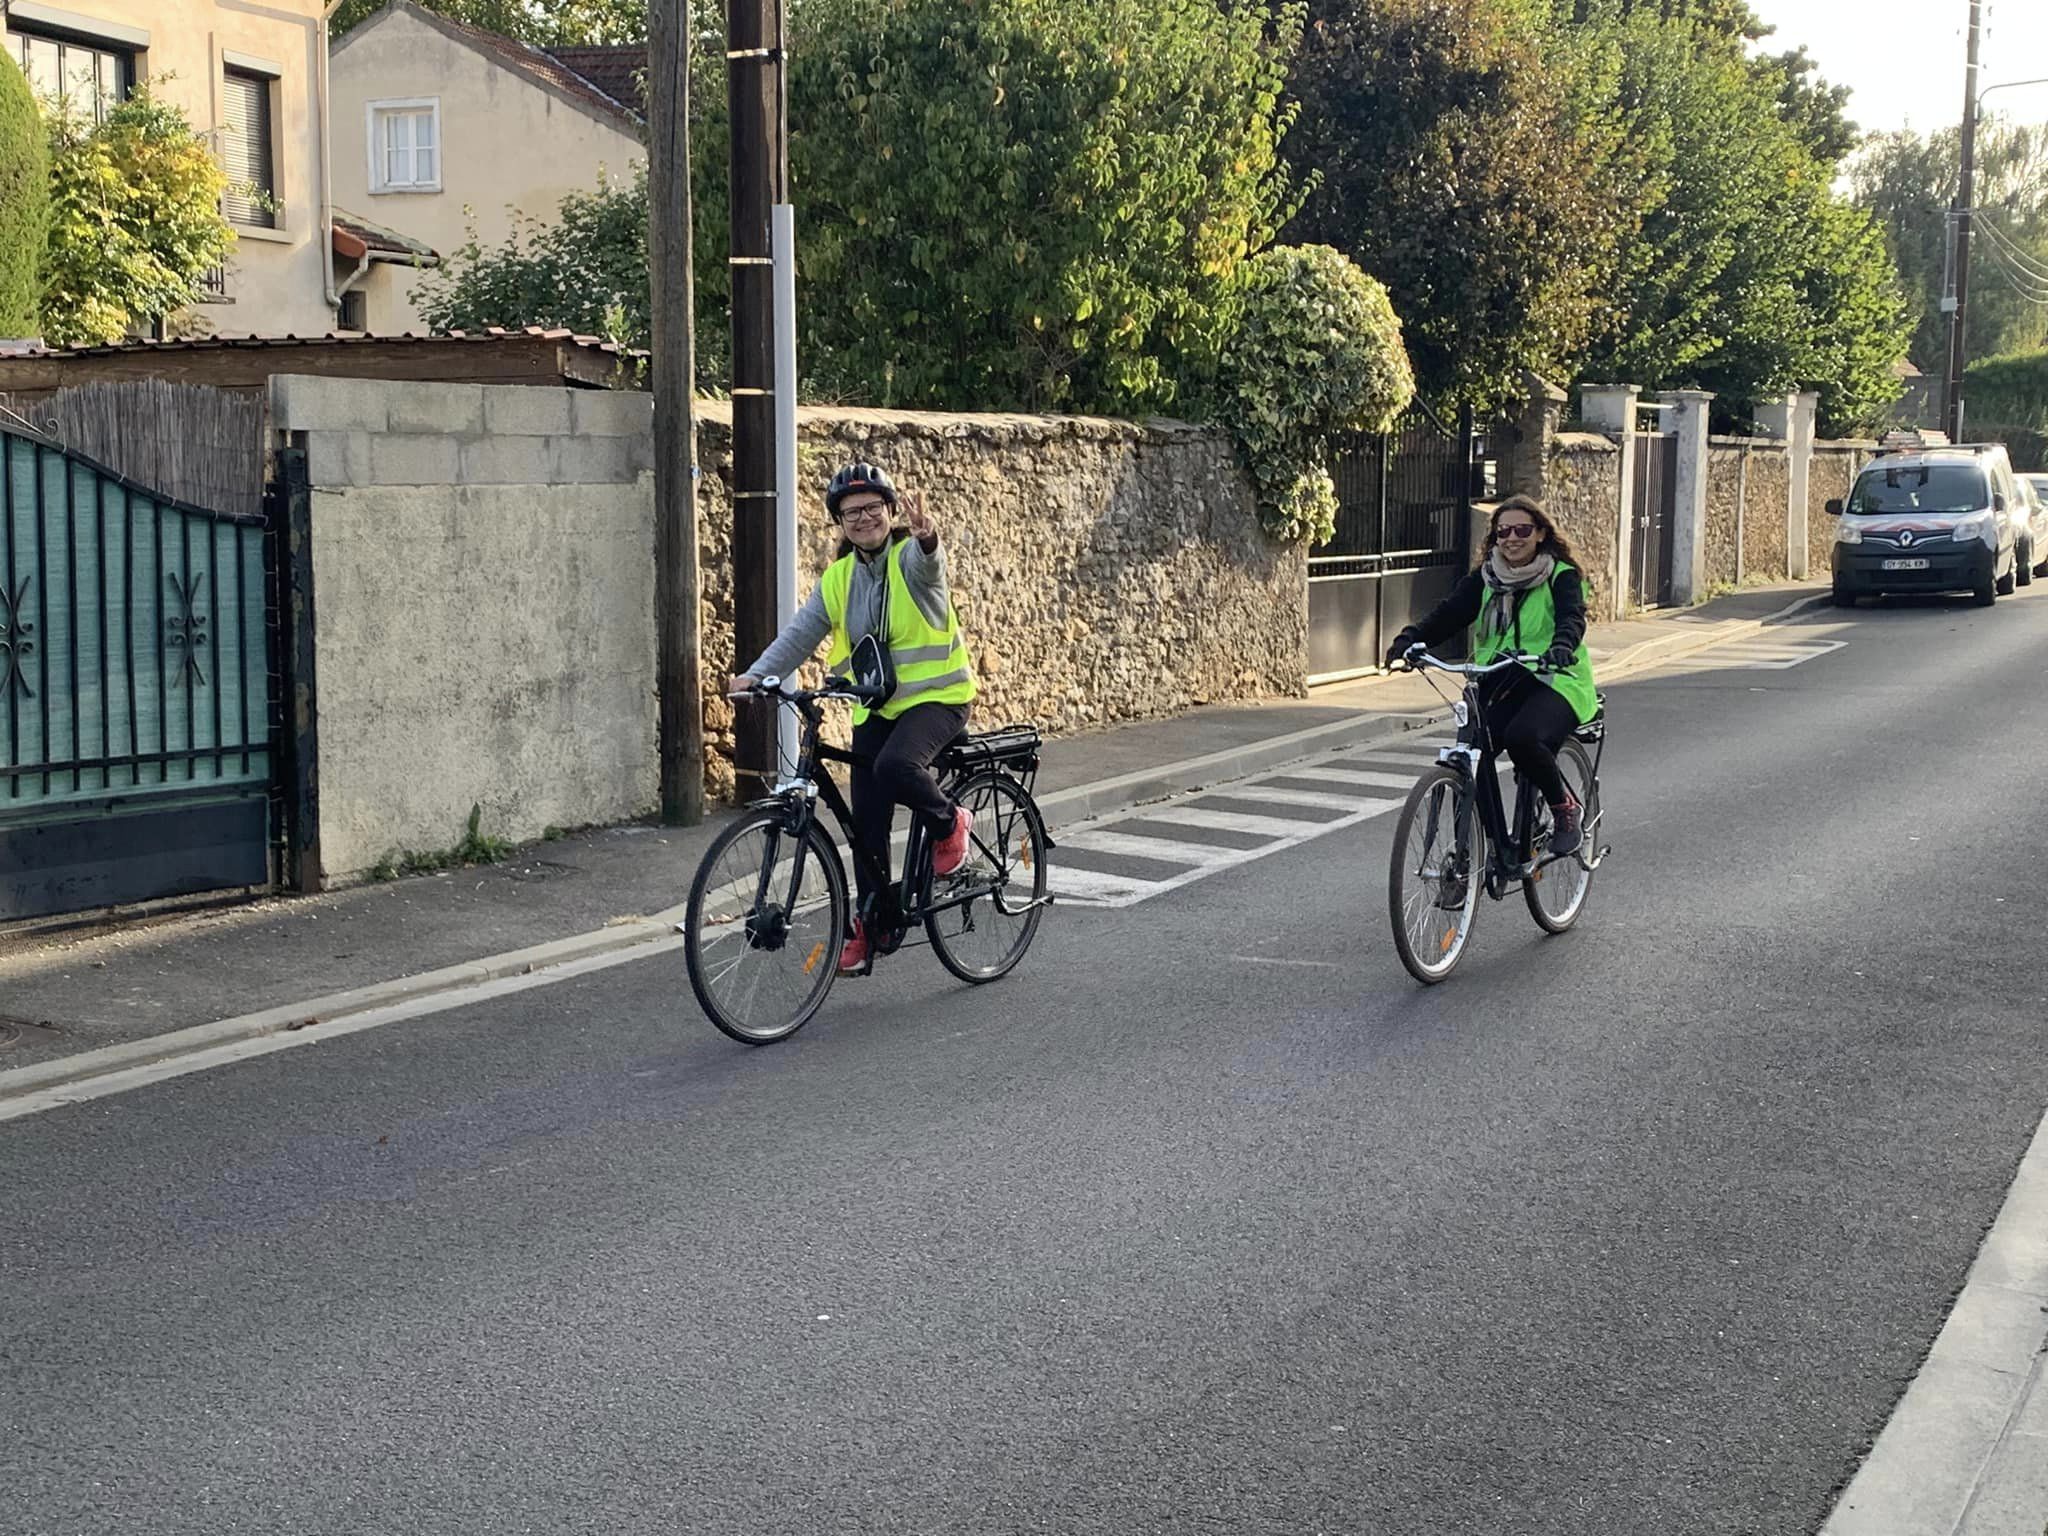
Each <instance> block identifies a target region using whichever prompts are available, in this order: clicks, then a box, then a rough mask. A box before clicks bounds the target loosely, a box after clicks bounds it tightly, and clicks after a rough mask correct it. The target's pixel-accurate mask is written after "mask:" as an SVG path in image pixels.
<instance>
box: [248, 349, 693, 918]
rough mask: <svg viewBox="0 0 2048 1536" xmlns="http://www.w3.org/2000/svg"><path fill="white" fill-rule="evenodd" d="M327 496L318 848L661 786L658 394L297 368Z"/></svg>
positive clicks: (601, 808)
mask: <svg viewBox="0 0 2048 1536" xmlns="http://www.w3.org/2000/svg"><path fill="white" fill-rule="evenodd" d="M271 420H272V424H273V426H274V428H275V429H276V430H277V431H278V432H280V433H281V434H283V435H284V437H285V438H286V439H287V440H290V441H296V442H299V443H301V444H303V446H304V447H305V448H306V450H307V460H308V468H309V472H310V476H311V479H312V482H313V498H312V526H311V536H312V556H313V579H314V599H313V604H314V651H315V664H314V666H315V671H314V676H315V682H314V686H315V689H316V708H317V710H318V718H319V753H320V762H319V822H320V846H321V862H322V865H323V867H324V872H325V875H326V876H327V878H329V879H346V878H349V877H351V876H354V875H359V874H361V873H362V872H364V871H366V870H368V869H369V868H371V867H372V866H374V865H375V864H376V863H377V862H378V861H379V860H380V859H381V858H383V857H385V856H386V855H389V854H393V853H397V852H401V851H404V850H421V851H424V850H432V849H442V848H447V847H450V846H452V845H454V844H455V843H457V842H459V841H460V840H461V838H462V835H463V831H464V829H465V825H466V823H467V820H468V817H469V812H470V807H471V806H472V805H475V806H478V807H480V808H481V811H482V816H481V829H482V831H483V832H484V833H486V834H487V835H491V836H496V837H502V838H507V839H511V840H515V841H520V840H527V839H532V838H536V837H538V836H540V835H541V834H542V832H544V831H545V830H546V829H547V828H548V827H550V826H578V825H584V824H587V823H593V822H607V821H617V820H623V819H627V818H630V817H633V816H636V815H639V814H641V813H643V812H645V811H647V810H649V809H651V808H652V807H653V806H654V804H655V802H656V798H657V795H658V784H657V779H656V757H655V729H656V718H655V657H654V571H653V561H652V558H651V554H652V550H653V538H654V494H653V481H652V476H651V472H650V470H649V465H650V463H651V449H652V421H653V417H652V408H651V404H650V402H649V399H648V397H647V396H645V395H609V394H599V393H595V392H589V391H579V390H569V389H554V388H533V387H528V386H482V385H459V384H458V385H448V384H411V383H386V382H381V381H372V380H357V379H326V378H308V377H286V378H279V379H276V380H274V381H273V384H272V390H271Z"/></svg>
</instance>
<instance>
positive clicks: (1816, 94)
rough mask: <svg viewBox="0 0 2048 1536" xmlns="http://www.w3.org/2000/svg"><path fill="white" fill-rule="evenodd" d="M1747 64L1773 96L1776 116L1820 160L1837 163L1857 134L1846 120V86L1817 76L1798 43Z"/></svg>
mask: <svg viewBox="0 0 2048 1536" xmlns="http://www.w3.org/2000/svg"><path fill="white" fill-rule="evenodd" d="M1750 68H1751V70H1752V71H1753V72H1754V73H1755V74H1756V76H1757V78H1758V79H1759V80H1760V81H1762V82H1763V84H1764V86H1765V87H1766V89H1769V90H1771V91H1773V92H1774V93H1775V94H1776V97H1777V101H1778V116H1779V117H1780V118H1781V119H1782V120H1783V121H1784V122H1786V123H1787V124H1789V125H1790V126H1791V128H1792V131H1793V132H1794V133H1795V134H1797V135H1798V136H1799V140H1800V142H1801V143H1802V144H1804V145H1805V146H1806V150H1807V153H1808V154H1810V155H1812V156H1813V158H1814V159H1816V160H1818V161H1820V163H1821V164H1823V165H1839V164H1841V162H1842V161H1843V160H1844V159H1846V158H1847V157H1848V156H1849V154H1850V152H1851V151H1853V150H1854V149H1855V148H1856V146H1857V144H1858V143H1859V142H1860V141H1861V139H1862V137H1863V135H1862V132H1861V131H1860V130H1859V129H1858V128H1857V126H1856V125H1855V124H1854V123H1852V122H1851V121H1850V120H1849V114H1848V107H1849V87H1848V86H1846V85H1829V84H1828V83H1827V81H1826V80H1824V79H1822V78H1821V76H1820V69H1819V65H1818V64H1816V63H1815V61H1814V59H1813V56H1812V55H1811V54H1809V53H1808V52H1807V51H1806V49H1805V47H1804V46H1801V47H1798V48H1794V49H1793V50H1792V51H1791V52H1790V53H1777V54H1767V55H1764V56H1763V57H1760V58H1757V59H1755V60H1752V61H1751V64H1750Z"/></svg>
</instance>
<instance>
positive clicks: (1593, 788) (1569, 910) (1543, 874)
mask: <svg viewBox="0 0 2048 1536" xmlns="http://www.w3.org/2000/svg"><path fill="white" fill-rule="evenodd" d="M1557 771H1558V772H1559V773H1561V774H1563V775H1564V781H1565V784H1566V786H1567V787H1568V788H1569V789H1570V790H1571V792H1572V794H1573V795H1574V796H1576V797H1577V799H1578V802H1579V807H1580V824H1581V826H1582V827H1583V828H1584V829H1585V835H1584V839H1583V840H1582V841H1581V842H1580V844H1579V851H1578V852H1577V853H1575V854H1573V855H1571V856H1570V857H1569V858H1563V859H1551V860H1549V862H1547V863H1544V864H1540V865H1539V866H1538V867H1537V869H1536V870H1535V872H1534V873H1533V874H1531V875H1530V876H1529V878H1528V879H1527V880H1525V881H1523V882H1522V895H1523V897H1524V898H1526V899H1527V901H1528V903H1529V915H1530V916H1531V917H1533V918H1535V919H1536V921H1537V923H1538V924H1539V925H1540V926H1541V927H1542V929H1543V931H1544V932H1545V933H1563V932H1564V931H1565V930H1566V929H1567V928H1569V927H1571V925H1572V924H1573V923H1576V922H1577V921H1578V920H1579V914H1580V913H1581V912H1583V911H1585V910H1586V897H1587V895H1588V893H1590V892H1591V890H1592V889H1593V871H1592V869H1591V867H1590V866H1591V865H1592V862H1593V859H1594V857H1595V856H1596V854H1597V851H1598V839H1599V837H1600V785H1599V783H1598V782H1597V781H1596V780H1595V779H1594V777H1593V760H1592V759H1591V758H1589V757H1587V756H1586V749H1585V748H1584V747H1582V746H1580V745H1579V744H1578V743H1577V742H1576V741H1568V742H1566V743H1565V744H1564V745H1563V746H1562V747H1560V748H1558V752H1557ZM1539 856H1541V857H1547V855H1541V854H1539Z"/></svg>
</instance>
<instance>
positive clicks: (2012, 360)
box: [1963, 352, 2048, 431]
mask: <svg viewBox="0 0 2048 1536" xmlns="http://www.w3.org/2000/svg"><path fill="white" fill-rule="evenodd" d="M1963 403H1964V406H1965V410H1964V413H1963V426H1964V428H1965V430H1966V431H1967V429H1968V428H1969V426H1970V423H1972V422H1985V423H1995V424H1997V425H1999V426H2009V427H2034V428H2037V429H2048V352H2017V353H2012V354H2010V355H2008V356H2005V357H1987V358H1985V359H1983V360H1982V361H1981V362H1975V363H1972V364H1970V368H1969V371H1968V372H1967V373H1965V374H1964V375H1963Z"/></svg>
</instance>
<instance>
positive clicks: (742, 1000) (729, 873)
mask: <svg viewBox="0 0 2048 1536" xmlns="http://www.w3.org/2000/svg"><path fill="white" fill-rule="evenodd" d="M686 910H687V915H686V916H685V918H684V921H683V956H684V959H685V960H686V961H687V962H688V965H689V969H690V990H691V991H693V992H695V993H696V994H697V1001H698V1003H700V1004H701V1005H702V1006H703V1009H704V1012H705V1013H706V1014H707V1015H708V1016H709V1017H710V1019H711V1022H712V1023H713V1024H716V1025H717V1026H718V1027H719V1028H720V1029H721V1030H723V1031H724V1032H725V1033H726V1034H728V1035H730V1036H732V1038H733V1039H735V1040H738V1041H740V1042H741V1043H742V1044H745V1045H766V1044H768V1043H769V1042H770V1041H774V1040H786V1039H788V1038H789V1036H791V1035H793V1034H795V1033H796V1032H797V1031H798V1030H799V1029H801V1028H803V1027H804V1025H805V1024H807V1023H809V1022H810V1019H811V1016H812V1015H813V1014H815V1013H816V1012H817V1011H818V1009H819V1007H820V1005H822V1004H823V1003H824V1001H825V994H826V993H827V992H828V991H830V990H831V987H832V980H833V978H834V977H835V976H837V975H838V973H839V951H840V948H841V947H842V946H843V945H844V944H845V942H846V922H847V915H848V912H847V900H846V871H845V869H844V868H842V867H841V865H840V862H839V852H838V850H837V849H836V848H834V847H833V846H832V842H831V839H829V838H827V837H826V836H825V833H824V831H823V829H822V828H820V827H819V826H818V824H817V823H816V822H812V823H810V824H809V825H808V826H806V827H805V828H804V831H803V837H802V839H801V842H799V839H798V838H797V837H795V836H794V835H793V834H792V833H791V832H790V830H789V827H788V824H787V820H786V813H785V812H782V811H776V810H761V811H756V812H754V813H753V814H751V815H749V816H746V817H744V818H742V819H741V820H740V821H738V822H737V823H735V824H734V825H732V826H730V827H728V828H727V829H726V830H725V831H724V832H723V833H721V834H720V835H719V838H718V841H716V842H715V843H713V844H712V845H711V850H710V852H708V853H706V854H705V855H704V862H703V864H702V865H700V866H699V867H698V870H697V878H696V880H695V881H694V882H692V884H691V886H690V903H689V906H688V908H687V909H686Z"/></svg>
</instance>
